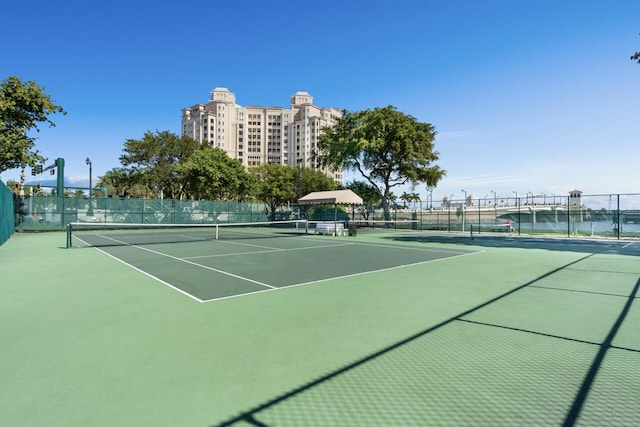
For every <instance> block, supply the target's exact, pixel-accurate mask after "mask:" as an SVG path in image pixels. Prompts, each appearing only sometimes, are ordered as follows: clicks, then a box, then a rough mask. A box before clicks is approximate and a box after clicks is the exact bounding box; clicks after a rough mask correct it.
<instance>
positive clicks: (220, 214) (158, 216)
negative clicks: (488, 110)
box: [14, 194, 640, 239]
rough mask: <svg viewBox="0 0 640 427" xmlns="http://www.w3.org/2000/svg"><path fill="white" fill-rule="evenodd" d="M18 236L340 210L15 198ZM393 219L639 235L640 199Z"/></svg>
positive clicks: (403, 212) (463, 206)
mask: <svg viewBox="0 0 640 427" xmlns="http://www.w3.org/2000/svg"><path fill="white" fill-rule="evenodd" d="M14 197H15V200H14V205H15V225H16V227H17V229H18V231H40V230H64V229H65V227H66V224H67V223H69V222H97V223H99V222H104V223H110V222H116V223H141V224H191V223H237V222H257V221H268V220H270V219H276V220H288V219H301V218H307V219H312V220H333V219H334V218H336V213H335V212H334V207H333V206H331V207H324V208H323V207H315V208H312V209H310V208H308V207H305V206H300V207H298V206H295V205H291V206H286V207H283V208H282V209H280V210H279V211H278V212H276V213H275V215H274V217H273V218H270V216H269V214H268V210H267V207H266V205H265V204H264V203H250V202H227V201H202V200H167V199H164V200H163V199H115V198H93V199H88V198H78V197H64V198H58V197H55V196H33V197H18V196H14ZM338 209H339V211H338V215H337V217H338V219H339V220H348V219H358V220H363V219H365V220H376V221H378V220H385V219H389V218H387V217H385V214H384V212H383V210H382V209H380V208H379V207H376V206H362V207H360V208H358V209H356V208H351V207H350V208H340V207H338ZM389 216H390V219H391V220H396V221H400V220H402V221H406V220H414V221H418V227H417V228H418V229H419V230H440V231H448V232H468V231H469V230H470V228H471V227H473V228H474V230H475V231H477V232H479V233H482V232H507V231H508V232H513V233H518V234H545V235H558V236H565V237H572V236H593V237H609V238H617V239H620V238H632V237H633V238H636V237H640V194H601V195H578V196H577V197H569V196H545V195H542V196H534V195H530V196H529V195H527V196H522V197H511V198H493V199H489V198H484V199H478V200H473V199H471V198H467V199H463V200H455V199H452V200H449V199H445V200H443V201H442V202H440V203H436V204H433V203H431V202H430V201H429V203H427V202H425V201H417V202H413V203H410V204H407V205H404V206H395V207H394V208H393V209H391V211H390V212H389Z"/></svg>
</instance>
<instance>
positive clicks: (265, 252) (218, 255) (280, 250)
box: [182, 243, 355, 259]
mask: <svg viewBox="0 0 640 427" xmlns="http://www.w3.org/2000/svg"><path fill="white" fill-rule="evenodd" d="M349 245H355V243H340V244H336V245H322V246H307V247H306V248H289V249H283V248H278V249H273V250H268V251H252V252H235V253H232V254H215V255H197V256H187V257H184V258H182V259H198V258H218V257H225V256H234V255H254V254H268V253H272V252H288V251H304V250H307V249H323V248H335V247H336V246H349Z"/></svg>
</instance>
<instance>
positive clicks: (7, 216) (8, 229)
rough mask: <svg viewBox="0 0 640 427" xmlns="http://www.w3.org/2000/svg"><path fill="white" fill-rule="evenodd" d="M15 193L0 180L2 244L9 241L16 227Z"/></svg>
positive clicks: (0, 241)
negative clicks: (14, 213)
mask: <svg viewBox="0 0 640 427" xmlns="http://www.w3.org/2000/svg"><path fill="white" fill-rule="evenodd" d="M13 212H14V209H13V193H12V192H11V190H9V189H8V188H7V187H6V186H5V185H4V184H3V183H1V182H0V245H1V244H3V243H4V242H6V241H7V239H8V238H9V237H10V236H11V234H12V233H13V230H14V228H15V218H14V215H13Z"/></svg>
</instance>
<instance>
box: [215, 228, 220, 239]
mask: <svg viewBox="0 0 640 427" xmlns="http://www.w3.org/2000/svg"><path fill="white" fill-rule="evenodd" d="M216 240H220V227H218V224H216Z"/></svg>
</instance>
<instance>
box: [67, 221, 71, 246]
mask: <svg viewBox="0 0 640 427" xmlns="http://www.w3.org/2000/svg"><path fill="white" fill-rule="evenodd" d="M69 248H71V223H70V222H68V223H67V249H69Z"/></svg>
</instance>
